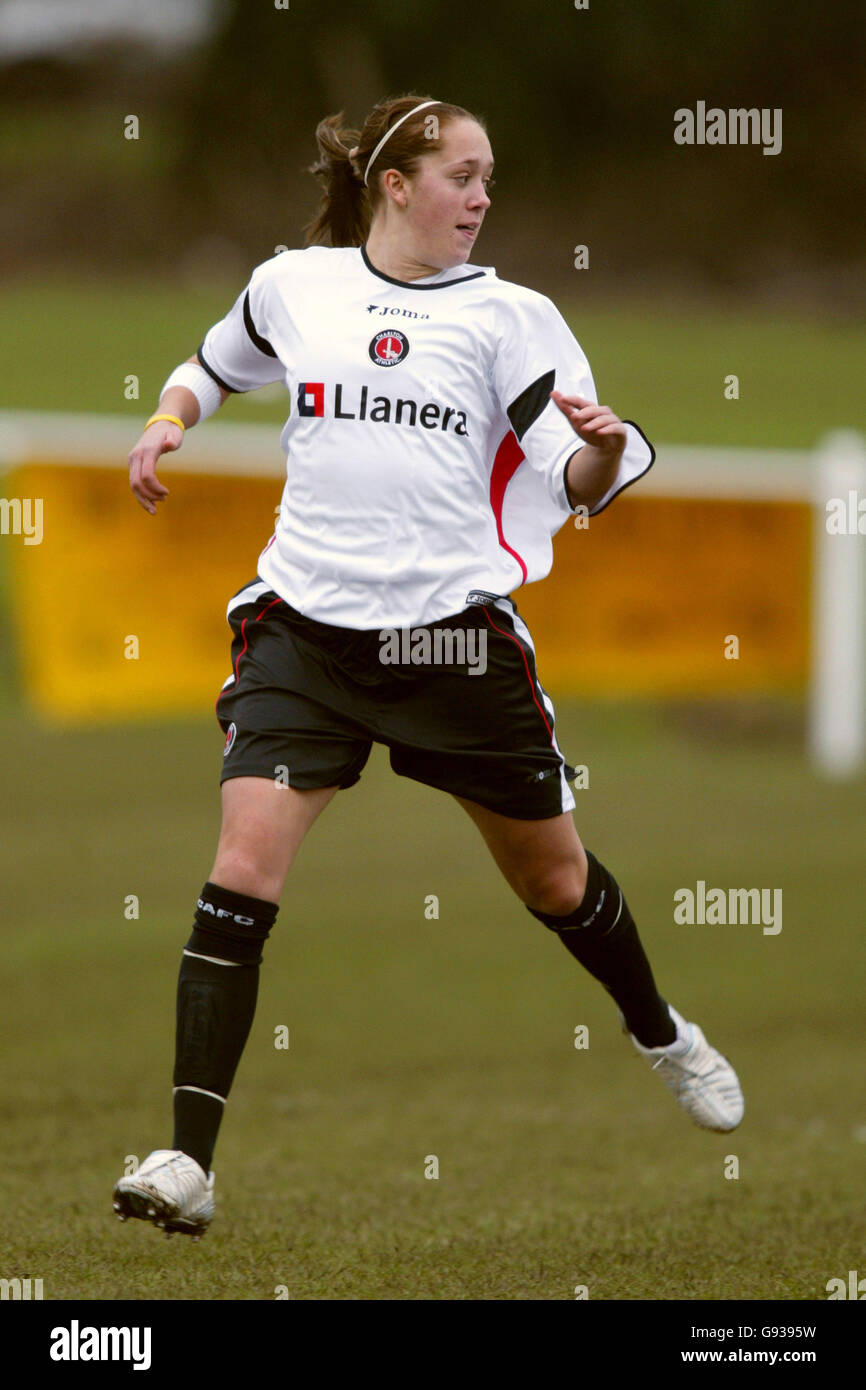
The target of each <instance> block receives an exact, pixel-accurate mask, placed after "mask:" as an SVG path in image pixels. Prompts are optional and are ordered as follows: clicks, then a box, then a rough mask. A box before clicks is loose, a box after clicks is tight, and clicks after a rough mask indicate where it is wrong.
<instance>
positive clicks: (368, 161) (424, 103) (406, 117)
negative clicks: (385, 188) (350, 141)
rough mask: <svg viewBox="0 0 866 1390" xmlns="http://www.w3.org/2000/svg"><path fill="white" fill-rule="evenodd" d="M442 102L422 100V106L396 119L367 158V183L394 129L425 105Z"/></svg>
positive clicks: (365, 177) (435, 104) (365, 174)
mask: <svg viewBox="0 0 866 1390" xmlns="http://www.w3.org/2000/svg"><path fill="white" fill-rule="evenodd" d="M441 104H442V103H441V102H438V101H422V102H421V105H420V106H413V107H412V110H411V111H407V112H406V114H405V116H401V117H400V119H399V121H395V122H394V124H393V125H392V126H390V127H389V129H388V130H386V131H385V134H384V135H383V136H382V139H381V140H380V141H379V143H378V145H377V146H376V148H375V150H374V151H373V153H372V154H371V155H370V158H369V159H368V160H367V167H366V169H365V170H364V183H365V184H366V183H367V175H368V174H369V172H370V165H371V164H372V163H373V160H374V159H375V158H376V156H377V154H378V153H379V151H380V150H381V148H382V146H383V145H384V143H385V141H386V140H387V139H388V137H389V136H391V135H393V134H394V131H395V130H396V129H397V127H398V125H402V124H403V122H404V121H408V119H409V117H410V116H414V115H415V112H416V111H423V110H424V107H425V106H441ZM368 187H369V185H368Z"/></svg>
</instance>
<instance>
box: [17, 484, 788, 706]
mask: <svg viewBox="0 0 866 1390" xmlns="http://www.w3.org/2000/svg"><path fill="white" fill-rule="evenodd" d="M169 486H170V489H171V496H170V499H169V501H168V502H167V504H165V505H164V506H162V507H161V508H159V510H158V512H157V514H156V515H155V516H150V515H148V514H147V513H146V512H144V511H143V510H142V509H141V508H140V507H139V506H138V504H137V503H136V502H135V500H134V498H133V497H132V494H131V493H130V491H129V486H128V482H127V477H126V472H125V470H124V469H118V470H114V469H110V468H99V467H84V466H82V467H78V466H70V465H68V464H61V463H59V462H57V461H54V462H52V461H51V460H50V459H47V458H46V459H44V460H42V461H40V462H33V463H28V464H27V465H25V466H21V467H19V468H17V469H16V470H15V472H14V473H10V474H7V475H6V477H5V478H4V491H5V493H6V495H7V497H10V496H16V497H19V498H41V499H42V504H43V513H42V514H43V535H42V540H41V543H40V544H31V545H27V544H25V542H24V538H23V537H22V536H12V535H9V536H5V537H4V545H7V546H9V547H10V550H9V554H10V559H11V577H12V598H13V620H14V625H15V631H16V636H17V648H18V659H19V665H20V669H21V672H22V676H23V681H24V687H25V690H26V692H27V695H28V697H29V699H30V700H31V702H32V703H33V705H34V707H35V708H36V709H37V710H38V711H39V712H40V713H41V714H42V715H44V716H45V717H46V718H49V719H51V720H53V721H59V722H81V721H91V720H94V721H95V720H103V719H110V718H122V719H135V718H143V719H147V718H152V717H154V716H156V715H160V714H175V713H180V712H193V711H205V710H207V709H209V708H212V706H213V702H214V701H215V700H216V697H217V694H218V692H219V689H220V687H221V685H222V683H223V681H224V680H225V678H226V676H227V675H228V674H229V670H230V665H229V646H230V636H231V634H230V632H229V628H228V626H227V624H226V621H225V606H226V603H227V601H228V598H229V596H230V595H231V594H233V593H234V592H235V591H236V590H237V589H239V588H240V587H241V586H242V585H243V584H245V583H246V582H247V581H248V580H249V579H252V578H253V577H254V575H255V565H256V559H257V557H258V555H259V552H260V551H261V549H262V547H263V546H264V544H265V542H266V541H267V539H268V537H269V535H270V533H271V528H272V524H273V517H274V512H275V509H276V507H277V505H278V503H279V499H280V493H281V482H280V480H279V479H278V478H266V479H265V478H258V477H239V476H230V475H225V474H221V475H219V476H206V475H203V474H201V473H188V474H184V473H182V472H173V473H172V475H171V478H170V481H169ZM810 546H811V514H810V509H809V506H808V504H806V503H805V502H802V503H799V502H782V501H732V500H714V499H708V498H662V497H657V496H648V497H641V496H640V494H639V490H638V489H635V491H634V492H631V493H627V494H626V495H624V496H623V497H621V498H620V499H619V500H618V501H616V502H615V503H614V504H613V505H612V506H611V508H610V509H609V510H608V511H606V512H604V513H603V514H602V515H600V516H598V517H594V518H592V519H591V520H590V522H589V525H588V527H587V528H586V529H577V528H576V527H574V526H572V525H571V524H569V525H567V526H566V527H565V528H564V529H563V530H562V531H561V532H560V534H559V535H558V536H557V538H556V542H555V562H554V568H553V572H552V573H551V575H550V576H549V577H548V579H546V580H544V581H542V582H541V583H539V584H534V585H530V586H528V587H527V588H526V589H523V590H519V591H517V592H516V593H515V595H514V597H515V601H516V602H517V605H518V608H519V610H520V612H521V614H522V615H523V617H524V618H525V620H526V622H527V623H528V624H529V627H530V629H531V631H532V634H533V637H534V640H535V644H536V648H537V651H538V665H539V674H540V676H541V680H542V682H543V683H544V685H545V686H546V688H547V689H549V690H550V692H551V693H552V694H554V695H557V694H560V695H572V694H573V695H581V694H586V695H593V696H596V695H617V696H622V695H631V694H640V695H650V694H660V695H668V696H690V695H705V694H713V695H718V694H720V693H724V692H734V691H740V692H742V691H760V690H796V689H802V688H803V686H804V683H805V678H806V671H807V662H808V641H809V632H808V612H809V592H810ZM731 639H735V641H733V642H732V640H731ZM735 652H736V654H734V653H735Z"/></svg>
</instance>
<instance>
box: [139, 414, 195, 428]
mask: <svg viewBox="0 0 866 1390" xmlns="http://www.w3.org/2000/svg"><path fill="white" fill-rule="evenodd" d="M156 420H168V422H169V424H172V425H180V427H181V429H182V430H183V431H184V432H185V431H186V425H185V424H184V423H183V420H179V419H178V418H177V416H176V415H151V417H150V419H149V420H148V422H147V424H146V425H145V427H144V428H145V429H149V428H150V426H151V425H152V424H154V422H155V421H156Z"/></svg>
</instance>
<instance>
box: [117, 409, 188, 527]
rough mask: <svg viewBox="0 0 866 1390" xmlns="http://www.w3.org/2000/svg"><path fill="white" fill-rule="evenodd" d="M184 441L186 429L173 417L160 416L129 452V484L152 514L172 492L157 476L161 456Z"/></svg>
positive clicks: (146, 509)
mask: <svg viewBox="0 0 866 1390" xmlns="http://www.w3.org/2000/svg"><path fill="white" fill-rule="evenodd" d="M182 443H183V430H182V429H181V428H180V426H179V425H173V424H172V423H171V421H170V420H157V421H156V422H155V424H153V425H150V426H149V427H148V428H147V429H146V430H145V431H144V434H143V435H142V436H141V438H140V439H139V441H138V443H137V444H136V446H135V448H134V449H133V451H132V453H131V454H130V456H129V486H130V487H131V488H132V491H133V492H134V493H135V496H136V499H137V500H138V502H139V503H140V504H141V506H142V507H144V510H145V511H146V512H150V514H151V516H152V515H153V514H154V512H155V511H156V504H157V502H161V501H162V500H163V498H165V497H167V496H168V488H167V487H165V486H164V485H163V484H162V483H161V482H160V481H159V478H158V477H157V476H156V464H157V460H158V459H159V458H160V457H161V455H162V454H169V453H171V452H172V451H173V450H175V449H179V448H180V446H181V444H182Z"/></svg>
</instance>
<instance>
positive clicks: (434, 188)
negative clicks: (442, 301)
mask: <svg viewBox="0 0 866 1390" xmlns="http://www.w3.org/2000/svg"><path fill="white" fill-rule="evenodd" d="M492 171H493V152H492V151H491V149H490V141H489V140H488V139H487V136H486V135H485V133H484V131H483V130H482V129H481V127H480V125H477V124H476V123H475V121H471V120H468V119H466V118H461V119H460V120H458V121H452V122H451V123H450V124H449V125H448V126H446V127H443V130H442V136H441V140H440V144H439V148H438V149H437V150H434V151H431V153H430V154H429V155H425V157H424V158H423V159H422V160H421V162H420V164H419V167H418V170H417V172H416V174H415V175H414V177H413V178H412V180H411V183H410V187H411V194H410V199H409V205H408V209H407V210H408V212H409V223H410V226H411V230H412V233H413V240H414V241H415V243H416V251H417V253H419V254H420V255H421V258H422V259H423V260H424V261H425V262H426V263H427V264H428V265H435V266H439V267H440V268H441V269H443V270H445V269H446V268H447V267H449V266H454V265H462V264H463V262H464V261H467V260H468V259H469V257H470V256H471V254H472V248H473V246H474V244H475V242H476V240H477V238H478V234H479V232H480V231H481V224H482V222H483V221H484V215H485V213H486V212H487V209H488V208H489V207H490V198H489V196H488V192H487V186H488V184H489V183H490V181H491V173H492Z"/></svg>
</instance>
